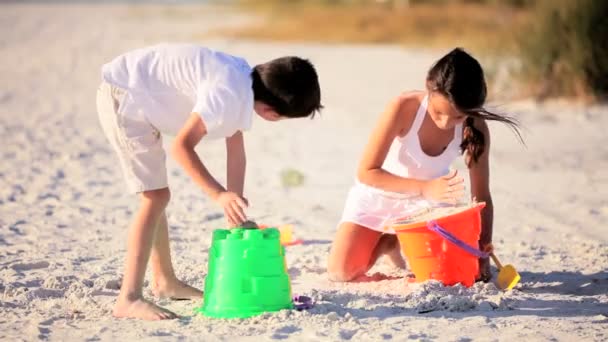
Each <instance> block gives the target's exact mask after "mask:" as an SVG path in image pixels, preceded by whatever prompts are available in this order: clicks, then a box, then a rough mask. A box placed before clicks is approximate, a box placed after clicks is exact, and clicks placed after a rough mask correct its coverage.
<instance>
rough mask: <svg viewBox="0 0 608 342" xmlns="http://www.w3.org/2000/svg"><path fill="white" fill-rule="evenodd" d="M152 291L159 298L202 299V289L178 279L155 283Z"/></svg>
mask: <svg viewBox="0 0 608 342" xmlns="http://www.w3.org/2000/svg"><path fill="white" fill-rule="evenodd" d="M152 293H154V295H155V296H156V297H159V298H170V299H173V300H187V299H194V300H198V299H202V298H203V291H201V290H199V289H197V288H194V287H192V286H190V285H187V284H184V283H183V282H181V281H180V280H177V279H175V280H173V281H170V282H167V283H165V284H163V285H156V286H154V289H153V290H152Z"/></svg>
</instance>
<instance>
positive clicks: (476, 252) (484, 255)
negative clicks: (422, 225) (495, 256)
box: [426, 220, 490, 259]
mask: <svg viewBox="0 0 608 342" xmlns="http://www.w3.org/2000/svg"><path fill="white" fill-rule="evenodd" d="M426 227H427V228H428V229H429V230H430V231H433V232H435V233H437V234H439V235H440V236H441V237H442V238H444V239H446V240H448V241H449V242H451V243H453V244H454V245H456V246H458V247H460V248H461V249H464V250H465V251H466V252H468V253H469V254H472V255H474V256H476V257H478V258H483V259H487V258H488V257H490V253H486V252H483V251H480V250H479V249H478V248H475V247H471V246H470V245H469V244H467V243H466V242H464V241H462V240H460V239H459V238H457V237H455V236H454V235H452V234H451V233H450V232H448V231H447V230H445V229H444V228H442V227H441V226H440V225H439V224H437V221H434V220H432V221H429V222H427V224H426Z"/></svg>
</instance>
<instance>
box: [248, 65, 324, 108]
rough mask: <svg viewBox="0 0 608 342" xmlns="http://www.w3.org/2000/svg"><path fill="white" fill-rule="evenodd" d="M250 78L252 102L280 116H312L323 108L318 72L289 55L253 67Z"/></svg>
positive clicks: (311, 66)
mask: <svg viewBox="0 0 608 342" xmlns="http://www.w3.org/2000/svg"><path fill="white" fill-rule="evenodd" d="M251 79H252V88H253V96H254V99H255V100H256V101H261V102H264V103H266V104H267V105H269V106H271V107H272V108H273V109H274V110H275V111H276V112H277V113H278V114H279V115H282V116H285V117H290V118H301V117H307V116H310V117H314V115H315V113H316V112H319V111H320V110H321V109H322V108H323V105H322V104H321V89H320V86H319V79H318V76H317V72H316V70H315V68H314V66H313V65H312V63H310V62H309V61H308V60H306V59H302V58H299V57H293V56H288V57H281V58H277V59H274V60H272V61H270V62H267V63H264V64H259V65H256V66H255V67H254V68H253V70H252V72H251Z"/></svg>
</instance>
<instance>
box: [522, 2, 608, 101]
mask: <svg viewBox="0 0 608 342" xmlns="http://www.w3.org/2000/svg"><path fill="white" fill-rule="evenodd" d="M533 17H534V20H532V21H531V22H530V24H529V25H528V26H527V28H526V30H524V31H523V32H521V34H520V39H519V40H518V42H519V43H520V44H521V45H520V49H519V50H520V57H521V63H522V70H521V75H522V76H523V77H524V78H525V79H526V80H528V81H529V82H530V84H531V85H532V91H533V92H534V93H535V94H537V95H538V96H539V97H548V96H564V95H565V96H575V97H579V98H587V99H595V100H606V99H607V98H608V1H606V0H576V1H571V0H542V1H538V4H537V6H536V8H535V10H534V15H533Z"/></svg>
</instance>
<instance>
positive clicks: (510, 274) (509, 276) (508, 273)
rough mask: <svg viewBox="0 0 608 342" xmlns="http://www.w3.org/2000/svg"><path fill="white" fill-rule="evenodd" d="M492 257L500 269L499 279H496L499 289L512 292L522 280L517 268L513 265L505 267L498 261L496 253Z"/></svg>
mask: <svg viewBox="0 0 608 342" xmlns="http://www.w3.org/2000/svg"><path fill="white" fill-rule="evenodd" d="M490 257H491V258H492V260H494V263H495V264H496V266H497V267H498V278H497V279H496V285H497V286H498V288H499V289H501V290H510V289H512V288H513V287H515V285H517V283H519V281H520V280H521V276H520V275H519V273H517V270H516V269H515V267H513V265H504V266H503V265H502V264H501V263H500V261H498V258H497V257H496V255H494V252H491V253H490Z"/></svg>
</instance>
